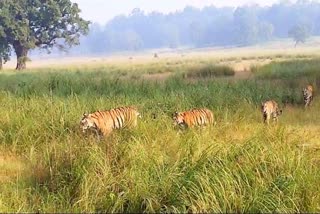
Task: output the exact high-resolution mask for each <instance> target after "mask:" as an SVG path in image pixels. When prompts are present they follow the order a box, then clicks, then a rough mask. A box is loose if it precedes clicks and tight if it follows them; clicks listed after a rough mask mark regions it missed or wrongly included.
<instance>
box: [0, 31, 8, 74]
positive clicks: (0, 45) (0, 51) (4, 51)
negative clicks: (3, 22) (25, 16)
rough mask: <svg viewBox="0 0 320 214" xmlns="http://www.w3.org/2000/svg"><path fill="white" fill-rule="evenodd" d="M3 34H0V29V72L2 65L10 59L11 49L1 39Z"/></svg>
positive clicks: (4, 39)
mask: <svg viewBox="0 0 320 214" xmlns="http://www.w3.org/2000/svg"><path fill="white" fill-rule="evenodd" d="M3 35H4V34H3V32H1V27H0V70H1V69H2V64H4V63H6V62H7V61H8V60H9V59H10V54H11V47H10V45H9V43H8V42H7V41H6V38H5V37H3Z"/></svg>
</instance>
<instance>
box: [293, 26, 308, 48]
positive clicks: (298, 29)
mask: <svg viewBox="0 0 320 214" xmlns="http://www.w3.org/2000/svg"><path fill="white" fill-rule="evenodd" d="M288 34H289V36H291V37H292V38H293V40H294V41H295V45H294V46H295V47H296V46H297V45H298V44H299V43H305V42H306V40H307V38H308V37H309V36H310V28H309V27H308V26H307V25H303V24H298V25H295V26H293V27H292V28H291V29H290V30H289V32H288Z"/></svg>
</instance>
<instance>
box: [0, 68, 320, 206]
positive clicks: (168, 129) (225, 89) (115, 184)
mask: <svg viewBox="0 0 320 214" xmlns="http://www.w3.org/2000/svg"><path fill="white" fill-rule="evenodd" d="M114 69H117V68H114ZM258 69H262V70H259V71H257V73H256V75H257V76H258V77H259V78H257V79H255V78H254V79H250V80H238V81H233V80H229V79H227V80H226V79H219V78H214V79H209V80H202V79H199V80H197V81H189V79H184V78H183V77H182V76H181V75H173V76H172V77H169V78H168V79H167V80H165V81H163V82H157V81H147V80H144V79H143V78H141V77H140V76H139V77H138V78H134V79H130V75H131V74H130V73H127V74H124V73H121V72H120V73H117V72H116V71H114V70H101V71H99V70H93V71H90V70H88V71H86V70H83V71H82V70H66V71H64V70H60V71H47V72H46V71H32V72H31V71H29V72H25V73H16V74H1V75H0V77H1V78H0V89H1V93H0V101H1V103H2V104H1V105H0V111H1V113H2V116H1V117H0V122H1V124H2V126H1V128H0V142H1V147H0V158H1V155H3V154H7V153H8V152H9V151H10V154H12V156H16V158H12V159H10V160H9V159H8V162H7V163H6V164H7V165H6V166H10V164H11V165H12V164H14V163H13V162H14V161H16V160H19V163H23V164H22V167H21V169H19V170H18V169H17V171H19V172H17V173H16V175H14V173H13V172H10V173H12V174H13V175H11V176H10V180H7V179H6V180H4V179H3V180H2V179H1V175H2V173H1V172H0V180H1V181H0V184H1V185H0V192H1V194H0V211H2V212H319V211H320V210H319V206H320V204H319V201H320V195H319V192H320V185H319V184H320V170H319V161H320V159H319V151H318V150H316V148H317V147H316V146H317V145H319V144H320V142H319V131H320V126H319V122H318V121H319V119H320V115H319V114H318V109H319V105H320V102H318V100H317V99H315V102H314V103H313V106H312V107H311V108H310V109H308V110H304V109H303V107H302V106H300V104H299V102H300V101H301V99H302V98H301V90H300V88H299V85H300V84H302V83H303V82H301V81H304V80H300V79H298V78H293V80H294V81H290V82H286V83H288V84H279V82H277V81H283V79H282V77H279V79H278V80H277V81H275V79H272V80H269V79H268V78H267V79H265V78H262V79H261V78H260V76H259V75H260V74H259V73H260V72H262V71H263V72H265V71H264V69H266V70H267V68H264V67H263V68H258ZM145 72H147V71H144V72H142V71H141V75H143V74H144V73H145ZM306 75H308V74H306ZM270 98H272V99H275V100H277V101H278V102H279V103H280V105H281V107H282V108H284V114H283V115H282V116H281V117H280V122H279V124H277V125H275V124H273V125H270V126H265V125H264V124H262V116H261V113H260V110H259V107H260V103H261V102H262V101H264V100H266V99H270ZM287 100H293V101H292V102H293V104H295V105H293V106H292V105H285V104H287ZM121 105H135V106H137V107H138V108H139V110H140V112H141V113H142V116H143V117H142V119H141V120H139V125H138V127H137V128H136V129H133V130H121V131H115V132H114V133H113V134H112V135H111V136H110V137H109V138H106V139H104V140H103V141H102V142H98V141H97V139H96V138H95V136H94V135H83V134H82V133H80V130H79V125H78V124H79V120H80V117H81V115H82V113H83V112H84V111H88V112H91V111H95V110H98V109H101V110H103V109H109V108H113V107H117V106H121ZM193 107H207V108H209V109H212V110H213V112H214V114H215V117H216V119H217V125H216V126H213V127H207V128H205V129H200V128H199V129H193V130H185V131H179V130H177V129H175V128H174V127H173V125H172V120H171V113H172V112H174V111H176V110H178V111H182V110H187V109H190V108H193ZM304 145H309V146H308V147H304Z"/></svg>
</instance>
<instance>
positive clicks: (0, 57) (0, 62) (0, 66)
mask: <svg viewBox="0 0 320 214" xmlns="http://www.w3.org/2000/svg"><path fill="white" fill-rule="evenodd" d="M0 70H2V56H0Z"/></svg>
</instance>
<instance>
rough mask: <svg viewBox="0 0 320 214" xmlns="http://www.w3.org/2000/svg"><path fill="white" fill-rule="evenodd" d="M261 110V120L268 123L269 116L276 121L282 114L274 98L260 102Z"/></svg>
mask: <svg viewBox="0 0 320 214" xmlns="http://www.w3.org/2000/svg"><path fill="white" fill-rule="evenodd" d="M261 111H262V114H263V122H264V123H267V124H269V121H270V118H271V117H272V119H273V121H276V122H278V117H279V116H280V115H281V114H282V110H281V109H279V106H278V103H277V102H276V101H274V100H268V101H266V102H264V103H262V104H261Z"/></svg>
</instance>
